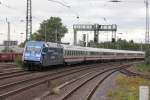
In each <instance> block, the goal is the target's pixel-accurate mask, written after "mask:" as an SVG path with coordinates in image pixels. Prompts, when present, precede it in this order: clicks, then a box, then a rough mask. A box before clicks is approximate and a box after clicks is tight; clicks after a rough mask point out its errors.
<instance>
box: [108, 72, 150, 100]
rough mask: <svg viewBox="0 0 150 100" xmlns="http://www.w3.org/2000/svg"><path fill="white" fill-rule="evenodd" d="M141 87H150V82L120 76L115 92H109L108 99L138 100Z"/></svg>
mask: <svg viewBox="0 0 150 100" xmlns="http://www.w3.org/2000/svg"><path fill="white" fill-rule="evenodd" d="M139 86H149V87H150V81H149V80H146V79H143V78H139V77H128V76H126V75H122V74H119V75H118V76H117V77H116V87H115V89H113V91H109V93H108V97H109V98H110V100H138V99H139ZM149 97H150V94H149Z"/></svg>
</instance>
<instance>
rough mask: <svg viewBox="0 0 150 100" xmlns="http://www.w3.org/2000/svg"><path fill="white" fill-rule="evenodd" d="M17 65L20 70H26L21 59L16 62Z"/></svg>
mask: <svg viewBox="0 0 150 100" xmlns="http://www.w3.org/2000/svg"><path fill="white" fill-rule="evenodd" d="M15 64H16V65H17V67H20V68H23V69H24V67H23V62H22V60H21V58H17V59H16V60H15Z"/></svg>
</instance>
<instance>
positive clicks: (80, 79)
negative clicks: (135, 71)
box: [0, 63, 133, 100]
mask: <svg viewBox="0 0 150 100" xmlns="http://www.w3.org/2000/svg"><path fill="white" fill-rule="evenodd" d="M132 64H133V63H132ZM132 64H131V63H130V64H129V63H122V64H120V63H102V64H89V65H79V66H76V67H69V66H68V67H63V68H59V69H58V68H57V69H52V70H48V71H41V72H26V71H23V70H22V72H18V73H15V72H14V73H12V74H11V73H10V72H9V71H8V73H10V74H4V73H0V74H1V75H0V100H31V99H33V100H92V98H93V97H94V96H93V95H94V93H95V91H96V90H97V88H98V87H99V86H100V85H101V83H103V82H104V81H105V80H106V79H107V78H108V77H110V76H111V75H112V74H114V73H116V72H118V71H120V70H121V69H122V68H124V67H129V66H131V65H132ZM16 72H17V71H16ZM6 73H7V72H6ZM79 97H80V98H79Z"/></svg>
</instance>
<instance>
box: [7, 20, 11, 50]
mask: <svg viewBox="0 0 150 100" xmlns="http://www.w3.org/2000/svg"><path fill="white" fill-rule="evenodd" d="M7 23H8V36H7V40H8V44H7V46H8V52H9V49H10V48H9V46H10V22H7Z"/></svg>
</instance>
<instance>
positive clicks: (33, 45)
mask: <svg viewBox="0 0 150 100" xmlns="http://www.w3.org/2000/svg"><path fill="white" fill-rule="evenodd" d="M42 46H43V44H42V43H37V42H28V43H27V45H26V48H25V52H26V53H35V54H40V53H41V50H42Z"/></svg>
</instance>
